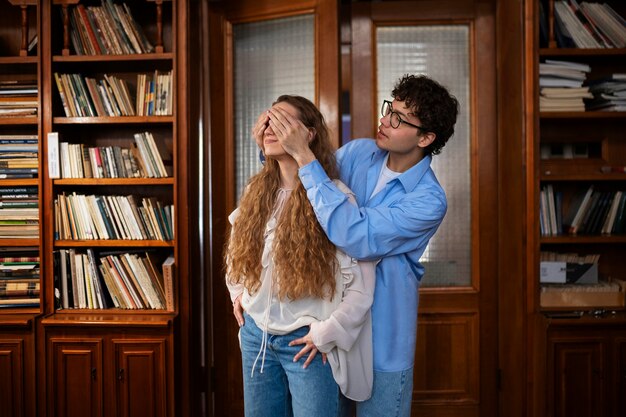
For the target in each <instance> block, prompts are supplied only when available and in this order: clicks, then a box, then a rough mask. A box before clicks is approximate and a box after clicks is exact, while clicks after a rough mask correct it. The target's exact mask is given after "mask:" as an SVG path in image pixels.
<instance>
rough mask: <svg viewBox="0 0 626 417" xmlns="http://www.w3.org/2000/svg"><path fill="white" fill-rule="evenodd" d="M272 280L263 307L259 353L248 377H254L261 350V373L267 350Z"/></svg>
mask: <svg viewBox="0 0 626 417" xmlns="http://www.w3.org/2000/svg"><path fill="white" fill-rule="evenodd" d="M273 281H274V280H271V281H270V290H269V292H268V294H267V307H266V309H265V317H264V318H263V338H262V339H261V348H260V349H259V353H258V354H257V355H256V359H255V360H254V363H253V364H252V371H250V378H254V368H256V363H257V361H258V360H259V356H261V352H262V353H263V358H262V360H261V371H260V372H261V373H263V367H264V366H265V352H266V351H267V325H268V323H269V320H270V303H271V302H272V284H273Z"/></svg>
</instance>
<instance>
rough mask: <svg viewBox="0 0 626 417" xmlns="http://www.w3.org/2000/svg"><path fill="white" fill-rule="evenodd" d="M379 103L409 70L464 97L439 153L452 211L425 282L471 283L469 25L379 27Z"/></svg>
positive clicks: (430, 253)
mask: <svg viewBox="0 0 626 417" xmlns="http://www.w3.org/2000/svg"><path fill="white" fill-rule="evenodd" d="M376 49H377V52H376V58H377V92H378V96H377V97H378V107H376V108H377V109H379V108H380V106H381V105H382V101H383V100H386V99H389V98H390V94H391V90H392V89H393V86H394V85H395V83H396V82H397V81H398V79H399V78H400V77H402V76H403V75H404V74H425V75H427V76H429V77H431V78H433V79H435V80H437V81H438V82H439V83H441V84H442V85H444V86H446V87H447V88H448V89H449V90H450V91H451V93H452V94H453V95H455V96H456V98H457V99H458V100H459V104H460V113H459V118H458V120H457V123H456V126H455V132H456V133H455V134H454V136H453V137H452V138H451V139H450V141H449V142H448V143H447V145H446V146H445V148H444V149H443V150H442V152H441V154H440V155H437V156H435V157H434V158H433V164H432V167H433V170H434V171H435V173H436V174H437V178H438V179H439V181H440V182H441V185H442V186H443V188H444V189H445V191H446V195H447V197H448V213H447V214H446V217H445V219H444V221H443V224H442V225H441V227H440V228H439V231H438V232H437V233H436V234H435V236H434V237H433V238H432V239H431V240H430V244H429V245H428V248H427V249H426V251H425V252H424V255H423V257H422V263H423V264H424V267H425V268H426V272H425V274H424V278H423V280H422V286H428V287H439V286H468V285H470V284H471V212H470V208H471V207H470V205H471V204H470V203H471V176H470V130H469V115H470V112H471V109H470V104H471V102H470V97H469V91H470V66H469V64H470V62H469V27H468V26H467V25H432V26H395V27H379V28H377V30H376Z"/></svg>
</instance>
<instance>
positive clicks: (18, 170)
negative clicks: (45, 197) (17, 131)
mask: <svg viewBox="0 0 626 417" xmlns="http://www.w3.org/2000/svg"><path fill="white" fill-rule="evenodd" d="M38 155H39V140H38V139H37V135H8V134H5V135H2V134H0V178H35V177H36V176H37V172H38V170H39V168H38V167H39V158H38Z"/></svg>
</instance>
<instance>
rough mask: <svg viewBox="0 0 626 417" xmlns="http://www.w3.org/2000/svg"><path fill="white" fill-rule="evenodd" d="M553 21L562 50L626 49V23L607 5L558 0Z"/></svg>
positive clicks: (575, 0)
mask: <svg viewBox="0 0 626 417" xmlns="http://www.w3.org/2000/svg"><path fill="white" fill-rule="evenodd" d="M540 12H541V10H540ZM554 18H555V19H554V20H555V25H554V30H555V38H556V41H557V45H558V46H559V47H561V48H624V47H626V21H625V20H624V18H623V17H622V16H620V15H619V14H618V13H617V12H616V11H615V10H614V9H613V8H612V7H611V6H610V5H609V4H607V3H591V2H578V1H577V0H561V1H555V2H554ZM543 19H545V13H544V17H543ZM542 25H546V23H543V22H542ZM544 30H545V29H542V30H541V32H544Z"/></svg>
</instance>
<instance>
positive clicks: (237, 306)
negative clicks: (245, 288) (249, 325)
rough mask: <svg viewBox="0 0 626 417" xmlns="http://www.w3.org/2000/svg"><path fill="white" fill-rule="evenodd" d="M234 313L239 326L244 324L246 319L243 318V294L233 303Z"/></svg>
mask: <svg viewBox="0 0 626 417" xmlns="http://www.w3.org/2000/svg"><path fill="white" fill-rule="evenodd" d="M233 315H234V316H235V319H236V320H237V324H238V325H239V327H241V326H243V324H244V323H245V320H244V318H243V307H242V306H241V295H240V296H239V297H237V298H235V302H234V303H233Z"/></svg>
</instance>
